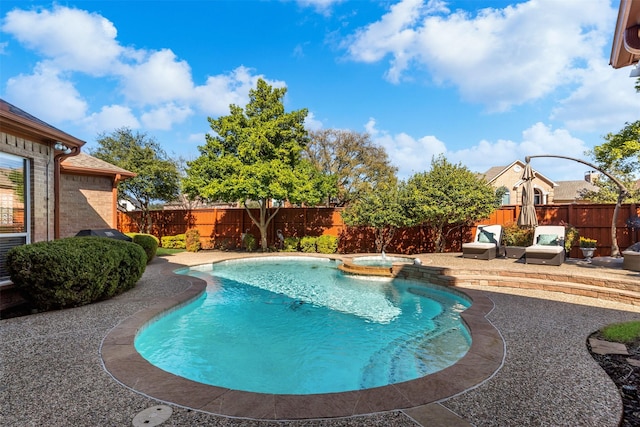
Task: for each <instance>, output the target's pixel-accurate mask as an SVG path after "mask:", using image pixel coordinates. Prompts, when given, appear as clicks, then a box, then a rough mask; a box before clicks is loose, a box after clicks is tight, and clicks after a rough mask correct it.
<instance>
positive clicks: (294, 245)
mask: <svg viewBox="0 0 640 427" xmlns="http://www.w3.org/2000/svg"><path fill="white" fill-rule="evenodd" d="M299 247H300V238H299V237H285V238H284V244H283V245H282V250H283V251H284V252H297V251H298V250H299Z"/></svg>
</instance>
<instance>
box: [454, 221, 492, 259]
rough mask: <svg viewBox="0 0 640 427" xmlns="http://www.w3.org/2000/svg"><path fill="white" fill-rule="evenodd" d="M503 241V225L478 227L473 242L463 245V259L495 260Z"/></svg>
mask: <svg viewBox="0 0 640 427" xmlns="http://www.w3.org/2000/svg"><path fill="white" fill-rule="evenodd" d="M501 240H502V226H501V225H478V226H477V227H476V235H475V237H474V239H473V242H469V243H463V244H462V257H463V258H475V259H493V258H495V257H496V256H497V255H498V251H499V248H500V241H501Z"/></svg>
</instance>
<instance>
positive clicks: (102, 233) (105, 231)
mask: <svg viewBox="0 0 640 427" xmlns="http://www.w3.org/2000/svg"><path fill="white" fill-rule="evenodd" d="M76 236H97V237H109V238H110V239H117V240H125V241H127V242H130V241H131V240H132V239H131V237H129V236H127V235H126V234H123V233H121V232H119V231H118V230H116V229H115V228H90V229H86V230H80V231H78V234H76Z"/></svg>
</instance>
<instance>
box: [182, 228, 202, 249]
mask: <svg viewBox="0 0 640 427" xmlns="http://www.w3.org/2000/svg"><path fill="white" fill-rule="evenodd" d="M185 249H187V251H189V252H198V251H199V250H200V232H199V231H198V230H196V229H195V228H194V229H191V230H188V231H187V233H186V234H185Z"/></svg>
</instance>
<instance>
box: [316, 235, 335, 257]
mask: <svg viewBox="0 0 640 427" xmlns="http://www.w3.org/2000/svg"><path fill="white" fill-rule="evenodd" d="M316 248H317V249H318V253H320V254H335V253H336V252H337V251H338V238H337V237H336V236H330V235H328V234H323V235H322V236H320V237H318V240H317V242H316Z"/></svg>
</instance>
